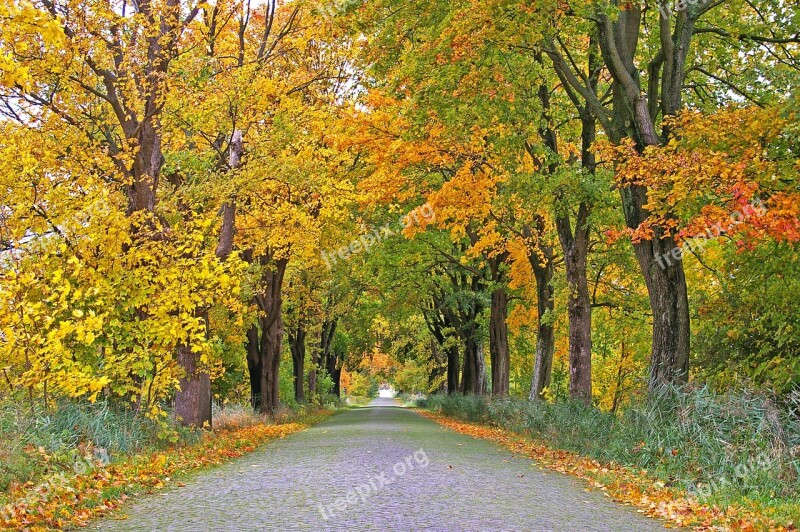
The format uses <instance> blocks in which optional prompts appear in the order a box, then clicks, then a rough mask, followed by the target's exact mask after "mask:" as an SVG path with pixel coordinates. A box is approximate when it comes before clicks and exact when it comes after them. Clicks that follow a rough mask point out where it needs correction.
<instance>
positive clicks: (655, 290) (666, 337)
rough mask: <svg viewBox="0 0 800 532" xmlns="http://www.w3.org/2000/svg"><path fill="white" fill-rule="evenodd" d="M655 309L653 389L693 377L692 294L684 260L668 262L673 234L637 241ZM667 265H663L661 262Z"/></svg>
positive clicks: (651, 374) (673, 243)
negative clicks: (689, 291) (691, 341)
mask: <svg viewBox="0 0 800 532" xmlns="http://www.w3.org/2000/svg"><path fill="white" fill-rule="evenodd" d="M633 247H634V251H635V252H636V258H637V260H638V261H639V267H640V268H641V270H642V273H643V274H644V278H645V283H646V284H647V292H648V294H649V296H650V308H651V309H652V310H653V343H652V354H651V358H650V382H649V389H650V391H651V392H652V391H655V390H657V389H658V388H661V387H663V386H665V385H669V384H683V383H685V382H687V381H688V379H689V341H690V340H689V333H690V329H689V297H688V295H687V286H686V276H685V274H684V271H683V263H682V262H681V261H672V263H671V264H669V263H667V260H666V259H665V258H663V259H662V257H666V255H667V254H669V253H671V252H672V250H674V249H675V247H676V244H675V240H674V239H672V238H671V237H667V238H661V239H659V238H656V239H653V240H646V241H642V242H639V243H637V244H634V246H633ZM659 262H660V263H661V264H665V267H663V268H662V267H661V264H659Z"/></svg>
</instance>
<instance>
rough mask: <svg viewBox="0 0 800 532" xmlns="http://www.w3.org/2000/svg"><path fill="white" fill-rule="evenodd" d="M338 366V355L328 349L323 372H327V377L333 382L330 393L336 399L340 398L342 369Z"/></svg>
mask: <svg viewBox="0 0 800 532" xmlns="http://www.w3.org/2000/svg"><path fill="white" fill-rule="evenodd" d="M339 364H340V360H339V356H338V354H337V353H336V352H335V351H334V350H333V349H329V350H328V355H327V358H326V362H325V370H326V371H327V372H328V375H330V377H331V380H332V381H333V388H332V389H331V393H332V394H333V395H335V396H336V397H341V396H342V388H341V381H342V368H341V367H340V365H339Z"/></svg>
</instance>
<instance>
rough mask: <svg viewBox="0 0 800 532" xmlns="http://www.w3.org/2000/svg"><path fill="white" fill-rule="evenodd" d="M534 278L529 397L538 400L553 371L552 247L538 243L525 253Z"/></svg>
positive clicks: (548, 383) (553, 303)
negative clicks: (533, 354)
mask: <svg viewBox="0 0 800 532" xmlns="http://www.w3.org/2000/svg"><path fill="white" fill-rule="evenodd" d="M528 232H529V233H530V230H528ZM528 258H529V260H530V263H531V266H532V268H533V275H534V278H535V279H536V303H537V307H538V312H539V318H538V329H537V336H536V358H535V359H534V362H533V376H532V378H531V391H530V394H529V396H528V397H529V398H530V399H532V400H533V399H541V398H542V392H543V390H544V389H545V388H547V387H549V386H550V379H551V377H552V374H553V352H554V351H555V343H556V339H555V331H554V329H553V322H552V320H553V311H554V309H555V302H554V299H553V250H552V248H551V247H550V246H546V245H544V246H539V249H538V250H536V249H535V250H533V251H532V252H531V253H530V255H529V257H528Z"/></svg>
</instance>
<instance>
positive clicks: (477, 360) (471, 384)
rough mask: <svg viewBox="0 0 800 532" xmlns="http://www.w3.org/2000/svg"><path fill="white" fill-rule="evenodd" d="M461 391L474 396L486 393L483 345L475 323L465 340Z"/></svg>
mask: <svg viewBox="0 0 800 532" xmlns="http://www.w3.org/2000/svg"><path fill="white" fill-rule="evenodd" d="M461 391H462V393H464V394H474V395H483V394H485V393H486V361H485V360H484V358H483V343H482V342H481V341H480V338H479V336H478V326H477V323H475V324H473V326H472V327H471V328H470V333H469V335H468V336H467V338H466V339H465V346H464V371H463V377H462V383H461Z"/></svg>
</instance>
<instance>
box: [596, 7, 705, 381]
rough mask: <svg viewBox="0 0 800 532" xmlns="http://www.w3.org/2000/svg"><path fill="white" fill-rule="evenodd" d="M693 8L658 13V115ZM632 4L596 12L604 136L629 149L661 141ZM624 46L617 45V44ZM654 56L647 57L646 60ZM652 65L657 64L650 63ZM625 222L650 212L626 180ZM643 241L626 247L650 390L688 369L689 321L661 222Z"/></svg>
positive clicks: (669, 93)
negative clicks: (608, 112) (605, 105)
mask: <svg viewBox="0 0 800 532" xmlns="http://www.w3.org/2000/svg"><path fill="white" fill-rule="evenodd" d="M700 12H701V11H700V10H693V9H687V10H683V11H682V12H681V13H680V14H678V15H677V18H676V24H675V29H674V33H672V34H670V28H671V24H670V21H669V20H668V19H662V21H661V26H660V32H661V34H660V39H661V50H660V51H659V54H658V55H657V58H659V59H661V60H662V61H664V68H663V74H664V78H663V80H662V83H661V91H660V99H661V110H662V112H663V114H664V116H665V117H666V116H670V115H673V114H676V113H677V112H679V111H680V109H681V107H682V100H681V95H682V91H683V89H684V79H685V73H686V68H685V66H686V58H687V57H688V56H687V54H688V51H689V47H690V45H691V41H692V36H693V27H694V23H695V21H696V18H695V17H696V16H698V14H699V13H700ZM641 19H642V11H641V8H640V6H636V5H634V6H633V8H632V9H629V10H624V11H620V12H619V16H618V17H617V18H616V20H614V21H612V20H611V19H610V18H609V17H608V16H607V15H602V16H600V17H599V18H598V30H599V37H600V48H601V51H602V53H603V58H604V59H605V62H606V64H607V65H608V67H609V71H610V73H611V75H612V77H613V79H614V84H613V115H612V124H613V126H612V127H611V129H610V131H607V133H608V135H609V137H610V138H611V139H612V141H614V142H619V141H621V139H622V138H624V137H630V138H633V139H635V140H636V144H637V148H638V149H640V150H644V149H646V148H647V147H649V146H658V145H661V143H662V139H661V138H660V137H659V136H658V133H657V132H656V126H655V118H656V117H655V116H654V109H655V108H656V102H655V101H652V99H654V98H656V96H659V94H658V90H657V88H652V90H650V91H648V93H649V97H650V99H651V101H649V102H648V96H646V95H645V94H643V92H642V90H641V87H640V83H639V78H640V74H639V67H638V66H637V65H636V62H635V61H634V56H635V53H636V48H637V45H638V41H639V37H640V32H641ZM623 42H624V43H625V46H618V44H619V43H623ZM654 61H655V60H654ZM652 65H653V66H654V67H657V66H658V63H657V62H655V63H652ZM620 191H621V194H622V207H623V212H624V214H625V222H626V225H627V226H628V227H629V228H632V229H638V228H639V227H640V226H641V224H642V223H644V222H645V221H647V219H648V218H649V216H650V213H649V212H648V210H647V209H646V207H645V206H646V205H647V203H648V197H647V196H648V194H647V189H646V188H645V187H644V186H641V185H638V184H631V183H626V184H624V186H623V187H621V188H620ZM653 230H654V233H655V234H654V235H653V237H652V239H651V240H642V241H639V242H637V243H634V245H633V248H634V253H635V254H636V259H637V261H638V262H639V268H640V269H641V271H642V274H643V276H644V278H645V283H646V284H647V291H648V295H649V297H650V306H651V309H652V311H653V343H652V352H651V358H650V382H649V388H650V392H651V393H652V392H654V391H656V390H658V389H659V388H661V387H663V386H665V385H669V384H683V383H685V382H686V381H687V380H688V376H689V347H690V345H689V342H690V320H689V304H688V295H687V292H688V291H687V286H686V276H685V274H684V270H683V262H682V261H680V260H675V259H673V257H672V252H673V250H674V249H675V240H674V239H673V238H672V237H666V236H664V235H665V233H666V231H665V230H664V228H662V227H658V226H656V227H653Z"/></svg>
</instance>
